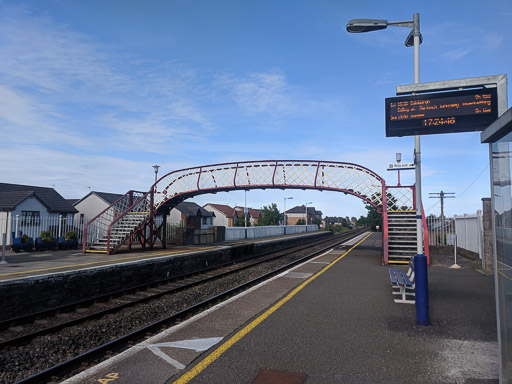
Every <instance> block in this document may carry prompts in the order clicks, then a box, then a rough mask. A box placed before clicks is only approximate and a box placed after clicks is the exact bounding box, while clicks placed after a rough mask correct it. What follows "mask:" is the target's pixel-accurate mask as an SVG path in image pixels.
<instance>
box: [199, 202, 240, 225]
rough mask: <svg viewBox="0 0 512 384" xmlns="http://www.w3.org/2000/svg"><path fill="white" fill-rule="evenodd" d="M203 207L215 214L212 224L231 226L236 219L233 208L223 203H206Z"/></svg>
mask: <svg viewBox="0 0 512 384" xmlns="http://www.w3.org/2000/svg"><path fill="white" fill-rule="evenodd" d="M203 208H204V209H206V210H207V211H210V212H213V213H214V214H215V217H214V219H213V225H214V226H216V227H233V224H234V222H235V220H236V212H235V209H234V208H231V207H230V206H229V205H224V204H206V205H204V206H203Z"/></svg>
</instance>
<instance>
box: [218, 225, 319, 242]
mask: <svg viewBox="0 0 512 384" xmlns="http://www.w3.org/2000/svg"><path fill="white" fill-rule="evenodd" d="M315 231H318V225H316V224H314V225H287V226H282V225H281V226H262V227H247V228H244V227H229V228H226V240H242V239H256V238H260V237H272V236H281V235H293V234H295V233H304V232H315Z"/></svg>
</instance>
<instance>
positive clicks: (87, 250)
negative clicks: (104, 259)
mask: <svg viewBox="0 0 512 384" xmlns="http://www.w3.org/2000/svg"><path fill="white" fill-rule="evenodd" d="M85 253H107V251H94V250H92V249H86V250H85Z"/></svg>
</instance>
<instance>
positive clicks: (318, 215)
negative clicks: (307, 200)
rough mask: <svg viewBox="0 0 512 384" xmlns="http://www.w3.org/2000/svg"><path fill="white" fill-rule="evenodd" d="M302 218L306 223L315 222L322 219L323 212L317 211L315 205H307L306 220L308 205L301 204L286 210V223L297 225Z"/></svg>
mask: <svg viewBox="0 0 512 384" xmlns="http://www.w3.org/2000/svg"><path fill="white" fill-rule="evenodd" d="M300 219H302V220H305V221H306V223H307V224H308V225H309V224H313V223H314V222H315V220H320V221H321V220H322V212H321V211H317V210H316V209H315V207H307V220H306V206H305V205H300V206H296V207H293V208H291V209H289V210H287V211H286V224H287V225H296V224H297V222H298V221H299V220H300Z"/></svg>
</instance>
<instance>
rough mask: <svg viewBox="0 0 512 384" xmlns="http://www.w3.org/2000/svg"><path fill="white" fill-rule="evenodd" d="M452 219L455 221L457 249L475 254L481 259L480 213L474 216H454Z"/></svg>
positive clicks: (481, 226) (482, 234)
mask: <svg viewBox="0 0 512 384" xmlns="http://www.w3.org/2000/svg"><path fill="white" fill-rule="evenodd" d="M453 219H454V220H455V233H456V234H457V247H460V248H463V249H467V250H468V251H472V252H476V253H478V254H479V256H480V258H482V255H483V236H484V231H483V222H482V212H481V211H478V212H477V214H476V215H474V214H473V215H468V214H465V215H463V216H457V215H455V216H454V217H453Z"/></svg>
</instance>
